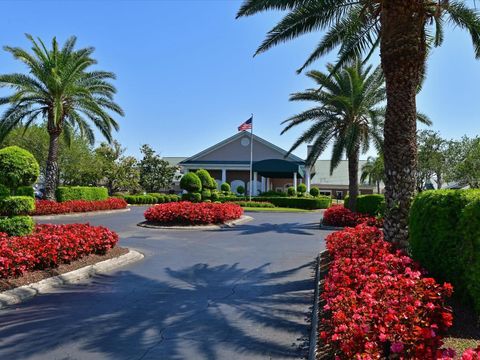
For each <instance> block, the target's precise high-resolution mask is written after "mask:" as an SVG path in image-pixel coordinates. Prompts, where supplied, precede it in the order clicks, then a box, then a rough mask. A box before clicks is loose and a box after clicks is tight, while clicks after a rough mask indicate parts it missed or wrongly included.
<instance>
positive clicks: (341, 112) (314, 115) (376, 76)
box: [282, 61, 386, 210]
mask: <svg viewBox="0 0 480 360" xmlns="http://www.w3.org/2000/svg"><path fill="white" fill-rule="evenodd" d="M327 68H328V70H329V72H330V71H332V70H333V65H328V66H327ZM371 70H372V67H371V66H367V67H365V66H363V65H362V63H361V62H360V61H356V62H355V63H354V64H352V65H350V66H346V67H344V68H342V69H340V70H339V71H337V72H335V73H333V75H332V76H331V77H329V75H328V74H326V73H323V72H320V71H310V72H308V73H307V76H308V77H309V78H310V79H312V80H313V81H315V83H316V85H317V88H314V89H307V90H306V91H303V92H299V93H295V94H293V95H292V96H291V97H290V100H291V101H313V102H316V103H318V106H316V107H314V108H312V109H309V110H306V111H304V112H302V113H300V114H298V115H295V116H293V117H291V118H289V119H287V120H285V121H284V122H283V123H287V124H288V125H287V126H286V127H285V129H284V130H283V131H282V134H283V133H285V132H286V131H288V130H289V129H291V128H292V127H295V126H297V125H300V124H304V123H306V122H312V124H311V126H310V127H309V128H308V129H307V130H306V131H305V132H304V133H303V134H302V135H301V136H300V137H299V138H298V139H297V141H296V142H295V143H294V144H293V145H292V147H291V149H290V150H289V152H292V151H293V150H295V149H296V148H297V147H298V146H300V145H301V144H304V143H312V145H313V146H312V150H311V151H310V152H309V155H308V157H307V161H306V162H307V165H308V166H310V165H312V164H313V163H314V162H315V161H316V160H317V158H318V157H319V156H320V155H321V154H322V153H323V152H324V150H325V148H326V147H327V146H328V145H329V144H330V143H333V149H332V157H331V161H330V173H333V170H334V169H335V168H336V167H337V166H338V165H339V163H340V161H341V160H342V158H343V156H344V154H346V156H347V159H348V180H349V185H348V191H349V195H350V196H349V204H348V207H349V208H350V209H352V210H355V209H356V203H357V195H358V167H359V165H358V164H359V157H360V153H365V152H367V151H368V149H369V147H370V143H371V142H372V141H373V142H374V144H375V145H376V147H377V148H378V149H379V150H380V148H381V144H382V141H383V140H382V131H383V117H384V113H385V111H384V109H383V108H382V106H381V104H382V102H383V101H384V100H385V96H386V95H385V87H384V81H383V75H382V70H381V68H380V67H378V68H376V69H375V71H373V72H372V71H371Z"/></svg>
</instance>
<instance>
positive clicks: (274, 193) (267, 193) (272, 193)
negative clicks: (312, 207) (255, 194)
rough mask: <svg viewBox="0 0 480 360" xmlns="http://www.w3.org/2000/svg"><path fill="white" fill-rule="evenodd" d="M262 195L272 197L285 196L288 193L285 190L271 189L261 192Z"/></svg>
mask: <svg viewBox="0 0 480 360" xmlns="http://www.w3.org/2000/svg"><path fill="white" fill-rule="evenodd" d="M260 196H263V197H271V196H280V197H282V196H283V197H285V196H287V193H286V192H285V191H276V190H270V191H265V192H263V193H260Z"/></svg>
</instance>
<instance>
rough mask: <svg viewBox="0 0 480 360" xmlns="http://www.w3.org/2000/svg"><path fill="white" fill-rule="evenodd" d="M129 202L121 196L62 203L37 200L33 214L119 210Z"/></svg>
mask: <svg viewBox="0 0 480 360" xmlns="http://www.w3.org/2000/svg"><path fill="white" fill-rule="evenodd" d="M126 207H127V202H126V201H125V200H124V199H120V198H109V199H107V200H99V201H87V200H72V201H65V202H62V203H59V202H56V201H50V200H37V201H36V203H35V211H34V212H33V213H32V214H33V215H54V214H68V213H77V212H90V211H101V210H119V209H125V208H126Z"/></svg>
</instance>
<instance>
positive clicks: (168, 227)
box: [137, 215, 253, 231]
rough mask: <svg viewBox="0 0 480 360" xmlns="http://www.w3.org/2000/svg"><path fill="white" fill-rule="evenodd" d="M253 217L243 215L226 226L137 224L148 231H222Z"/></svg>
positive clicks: (228, 222)
mask: <svg viewBox="0 0 480 360" xmlns="http://www.w3.org/2000/svg"><path fill="white" fill-rule="evenodd" d="M252 220H253V217H251V216H248V215H242V217H241V218H240V219H237V220H231V221H227V222H226V223H225V224H221V225H197V226H162V225H153V224H149V223H147V222H146V221H145V222H141V223H139V224H137V226H140V227H144V228H148V229H160V230H187V231H192V230H221V229H224V228H232V227H234V226H236V225H241V224H244V223H246V222H249V221H252Z"/></svg>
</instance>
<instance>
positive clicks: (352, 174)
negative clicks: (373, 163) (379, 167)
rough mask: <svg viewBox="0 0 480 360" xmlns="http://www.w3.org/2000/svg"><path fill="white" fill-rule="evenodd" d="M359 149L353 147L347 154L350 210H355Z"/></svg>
mask: <svg viewBox="0 0 480 360" xmlns="http://www.w3.org/2000/svg"><path fill="white" fill-rule="evenodd" d="M358 158H359V149H358V148H355V149H354V150H353V151H352V153H351V154H349V155H348V193H349V198H348V208H349V209H350V210H352V211H356V210H357V196H358V160H359V159H358Z"/></svg>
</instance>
